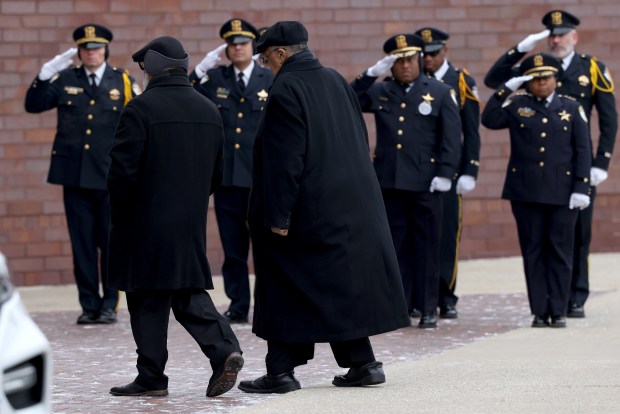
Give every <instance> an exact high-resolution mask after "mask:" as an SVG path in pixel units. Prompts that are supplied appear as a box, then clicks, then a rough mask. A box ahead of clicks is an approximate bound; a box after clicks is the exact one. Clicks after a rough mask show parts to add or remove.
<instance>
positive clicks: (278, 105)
mask: <svg viewBox="0 0 620 414" xmlns="http://www.w3.org/2000/svg"><path fill="white" fill-rule="evenodd" d="M283 82H285V80H283ZM297 93H298V91H295V90H294V88H292V87H287V86H282V85H280V87H279V88H273V89H272V90H271V94H270V96H269V101H268V103H267V106H266V108H265V120H264V125H265V128H264V129H263V132H262V136H263V143H264V144H263V159H264V163H263V169H264V171H263V174H264V185H265V188H264V189H263V191H264V194H265V225H266V226H267V227H280V228H289V227H290V225H291V215H292V212H293V208H294V206H295V204H296V202H297V198H298V194H299V183H300V180H301V176H302V174H303V171H304V158H305V152H306V138H307V133H308V131H307V128H308V126H307V125H306V114H304V110H303V108H302V105H301V102H300V99H299V98H298V97H297V96H296V94H297Z"/></svg>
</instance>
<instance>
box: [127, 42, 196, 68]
mask: <svg viewBox="0 0 620 414" xmlns="http://www.w3.org/2000/svg"><path fill="white" fill-rule="evenodd" d="M131 59H132V60H133V61H134V62H138V63H140V62H144V68H143V69H145V70H146V71H147V72H148V73H150V74H153V75H154V74H157V73H159V72H161V71H162V70H164V69H168V68H174V67H179V68H184V69H185V70H187V68H188V66H189V55H188V54H187V53H186V52H185V49H184V48H183V45H182V44H181V42H180V41H179V40H177V39H175V38H174V37H172V36H162V37H158V38H157V39H153V40H151V41H150V42H148V43H147V44H146V45H145V46H144V47H142V48H141V49H140V50H138V51H137V52H136V53H134V54H133V55H131Z"/></svg>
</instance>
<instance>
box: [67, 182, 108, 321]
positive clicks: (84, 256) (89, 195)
mask: <svg viewBox="0 0 620 414" xmlns="http://www.w3.org/2000/svg"><path fill="white" fill-rule="evenodd" d="M63 199H64V204H65V215H66V217H67V227H68V229H69V237H70V239H71V249H72V252H73V273H74V276H75V284H76V286H77V288H78V293H79V301H80V306H81V307H82V310H84V311H85V312H92V313H97V312H99V311H101V310H103V309H114V310H116V307H117V305H118V296H119V294H118V291H117V290H116V289H108V288H107V287H106V282H105V275H106V274H107V265H108V232H109V229H110V205H109V202H108V192H107V191H103V190H90V189H85V188H77V187H67V186H65V187H64V188H63ZM100 263H101V266H100ZM99 282H101V285H102V291H103V297H102V296H101V295H100V294H99Z"/></svg>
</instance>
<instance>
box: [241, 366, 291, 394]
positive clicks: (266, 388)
mask: <svg viewBox="0 0 620 414" xmlns="http://www.w3.org/2000/svg"><path fill="white" fill-rule="evenodd" d="M300 388H301V384H300V383H299V381H297V380H296V379H295V376H294V375H293V371H290V372H284V373H282V374H278V375H269V374H267V375H263V376H262V377H260V378H257V379H255V380H252V381H241V382H240V383H239V389H240V390H241V391H245V392H254V393H259V394H271V393H273V394H286V393H287V392H290V391H295V390H298V389H300Z"/></svg>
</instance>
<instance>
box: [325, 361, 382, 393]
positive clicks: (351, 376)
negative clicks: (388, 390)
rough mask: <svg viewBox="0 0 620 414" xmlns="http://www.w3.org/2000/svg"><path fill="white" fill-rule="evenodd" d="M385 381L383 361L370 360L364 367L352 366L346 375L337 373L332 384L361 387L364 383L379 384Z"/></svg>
mask: <svg viewBox="0 0 620 414" xmlns="http://www.w3.org/2000/svg"><path fill="white" fill-rule="evenodd" d="M384 382H385V374H384V373H383V363H381V362H379V361H374V362H370V363H368V364H366V365H364V366H363V367H359V368H350V369H349V372H347V373H346V374H344V375H336V376H335V377H334V380H333V381H332V384H334V385H335V386H336V387H361V386H362V385H377V384H383V383H384Z"/></svg>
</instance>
